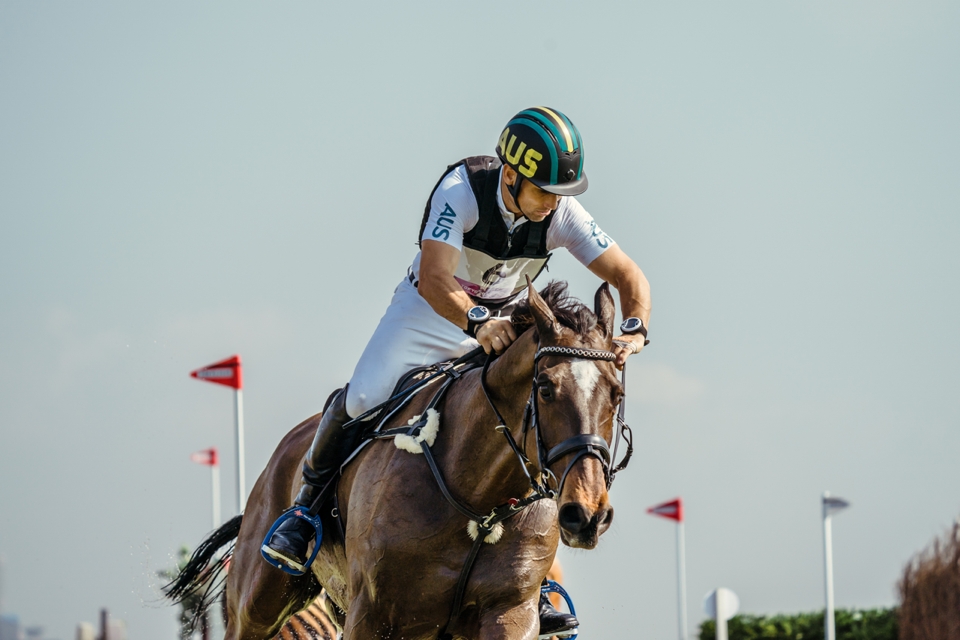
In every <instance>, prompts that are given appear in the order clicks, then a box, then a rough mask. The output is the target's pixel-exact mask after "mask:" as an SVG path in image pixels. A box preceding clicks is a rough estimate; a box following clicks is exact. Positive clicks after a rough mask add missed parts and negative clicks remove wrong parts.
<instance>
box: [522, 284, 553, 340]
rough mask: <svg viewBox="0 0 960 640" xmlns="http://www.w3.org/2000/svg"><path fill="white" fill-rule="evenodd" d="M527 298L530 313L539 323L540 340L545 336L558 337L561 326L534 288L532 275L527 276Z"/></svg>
mask: <svg viewBox="0 0 960 640" xmlns="http://www.w3.org/2000/svg"><path fill="white" fill-rule="evenodd" d="M527 298H528V300H529V301H530V313H532V314H533V320H534V321H535V322H536V323H537V332H538V333H539V334H540V340H541V341H543V340H544V338H548V339H549V338H556V337H558V336H559V335H560V327H559V326H557V317H556V316H555V315H553V311H551V310H550V307H549V306H547V303H546V301H544V299H543V298H541V297H540V294H539V293H537V290H536V289H534V288H533V282H532V281H531V280H530V276H527Z"/></svg>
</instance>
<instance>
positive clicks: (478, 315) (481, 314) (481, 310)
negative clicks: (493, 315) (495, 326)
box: [467, 306, 490, 322]
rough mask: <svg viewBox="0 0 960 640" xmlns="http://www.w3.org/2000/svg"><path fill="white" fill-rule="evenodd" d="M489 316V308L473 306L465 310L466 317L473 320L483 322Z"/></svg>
mask: <svg viewBox="0 0 960 640" xmlns="http://www.w3.org/2000/svg"><path fill="white" fill-rule="evenodd" d="M489 317H490V310H489V309H487V308H486V307H479V306H478V307H473V308H472V309H470V311H467V318H469V319H470V320H472V321H473V322H483V321H484V320H486V319H487V318H489Z"/></svg>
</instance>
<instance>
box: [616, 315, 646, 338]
mask: <svg viewBox="0 0 960 640" xmlns="http://www.w3.org/2000/svg"><path fill="white" fill-rule="evenodd" d="M620 331H621V332H623V333H624V334H625V335H628V336H629V335H633V334H634V333H639V334H640V335H642V336H643V337H644V338H646V337H647V328H646V327H645V326H643V320H641V319H640V318H624V320H623V323H621V324H620Z"/></svg>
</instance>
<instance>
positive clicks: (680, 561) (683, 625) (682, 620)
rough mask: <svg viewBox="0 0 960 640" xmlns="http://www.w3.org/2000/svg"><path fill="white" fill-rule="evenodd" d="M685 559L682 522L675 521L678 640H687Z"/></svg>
mask: <svg viewBox="0 0 960 640" xmlns="http://www.w3.org/2000/svg"><path fill="white" fill-rule="evenodd" d="M686 565H687V560H686V549H685V544H684V538H683V523H682V522H677V618H678V622H679V626H678V628H679V631H680V640H687V566H686Z"/></svg>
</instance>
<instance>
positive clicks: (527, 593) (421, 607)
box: [178, 281, 632, 640]
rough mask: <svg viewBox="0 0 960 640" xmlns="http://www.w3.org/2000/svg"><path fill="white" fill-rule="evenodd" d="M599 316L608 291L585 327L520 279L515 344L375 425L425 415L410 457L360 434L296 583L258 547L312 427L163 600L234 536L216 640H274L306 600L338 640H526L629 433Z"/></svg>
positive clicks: (607, 312)
mask: <svg viewBox="0 0 960 640" xmlns="http://www.w3.org/2000/svg"><path fill="white" fill-rule="evenodd" d="M614 314H615V305H614V301H613V297H612V295H611V294H610V291H609V287H608V285H607V284H604V285H602V286H601V287H600V288H599V289H598V290H597V293H596V295H595V299H594V310H593V311H592V312H591V311H590V310H589V309H588V308H587V307H586V306H585V305H583V304H582V303H580V302H579V301H578V300H575V299H573V298H572V297H570V296H569V295H568V294H567V292H566V283H564V282H551V283H550V284H549V285H548V286H547V287H546V288H545V289H544V291H543V292H541V293H538V292H537V291H536V290H535V289H534V288H533V285H532V284H531V283H529V281H528V286H527V299H526V300H525V301H524V302H522V303H520V304H519V305H518V306H517V308H516V309H515V310H514V311H513V314H512V321H513V323H514V326H515V328H516V331H517V335H518V338H517V340H516V341H515V342H514V343H512V344H511V345H510V346H509V347H508V348H507V349H505V350H504V352H503V353H502V354H501V355H499V357H496V358H495V359H494V358H492V357H491V358H488V360H487V361H486V363H485V365H484V366H483V368H482V369H480V368H474V369H471V370H467V371H465V372H461V373H454V374H451V375H450V376H449V380H447V381H446V382H443V383H436V382H434V383H432V384H431V385H428V386H427V388H429V389H435V388H437V387H440V388H444V389H445V390H446V395H442V394H439V393H436V394H434V395H433V396H432V398H431V397H430V394H428V393H423V392H422V393H419V394H418V395H415V396H413V397H412V398H408V400H407V402H406V404H403V405H401V407H400V409H399V410H395V411H392V412H390V413H389V414H388V415H387V418H386V421H385V423H381V424H380V425H379V426H378V427H377V429H378V430H380V431H379V433H386V434H388V435H389V434H391V433H394V434H395V433H397V432H398V431H399V430H400V429H397V427H398V426H399V425H402V426H403V428H406V429H410V427H406V425H408V424H409V425H419V426H423V424H424V421H423V420H420V418H421V416H423V415H424V414H426V415H427V416H428V418H429V419H427V420H426V422H427V424H428V425H429V424H430V422H431V419H432V420H433V427H434V431H433V432H432V433H431V434H429V435H428V434H427V433H426V430H424V431H422V432H421V431H415V430H411V431H410V432H411V433H413V435H416V436H417V438H416V439H414V442H416V443H419V445H420V447H421V454H422V455H416V454H415V453H411V450H401V448H400V447H399V446H394V443H391V442H390V441H388V440H385V439H380V437H378V436H377V433H374V434H373V435H372V436H371V438H370V440H369V441H368V442H366V443H365V444H366V445H367V446H365V447H363V448H362V449H360V450H359V452H358V453H356V454H355V455H354V456H353V457H352V460H349V461H348V463H347V464H345V465H344V467H343V468H342V470H341V473H342V475H341V477H340V481H339V484H338V486H337V488H336V491H335V492H334V504H335V507H334V508H333V509H331V510H329V511H327V510H325V513H324V531H325V534H324V536H323V538H322V542H321V543H320V549H319V550H318V554H317V557H316V560H315V561H314V562H313V564H312V567H311V572H310V573H307V574H305V575H301V576H292V575H289V574H287V573H284V572H281V571H278V570H277V569H276V568H274V567H272V566H270V565H268V564H267V563H266V562H264V561H263V559H261V557H260V546H261V542H262V541H263V539H264V536H265V534H266V533H267V531H268V530H269V529H270V527H271V524H272V523H273V522H274V521H275V520H276V519H277V518H278V517H279V516H280V515H281V514H283V513H284V511H285V510H286V509H287V507H288V506H289V505H290V504H291V503H292V501H293V497H294V495H295V494H296V491H297V489H298V487H299V482H300V467H301V464H302V463H303V459H304V455H305V454H306V451H307V448H308V447H309V445H310V441H311V439H312V437H313V433H314V431H315V430H316V427H317V424H318V422H319V419H320V414H318V415H317V416H313V417H312V418H309V419H307V420H306V421H304V422H303V423H301V424H300V425H298V426H297V427H295V428H294V429H293V430H291V431H290V432H289V433H288V434H287V435H286V436H285V437H284V438H283V440H282V441H281V442H280V444H279V445H278V447H277V449H276V451H275V452H274V454H273V456H272V457H271V458H270V461H269V463H268V464H267V466H266V468H265V469H264V471H263V473H262V474H261V475H260V477H259V479H258V480H257V482H256V484H255V485H254V487H253V490H252V492H251V494H250V497H249V499H248V502H247V510H246V512H245V513H244V514H243V516H242V517H237V518H234V520H232V521H231V522H229V523H227V524H226V525H224V526H223V527H221V529H220V530H218V531H216V532H214V534H212V535H211V536H210V538H208V542H209V543H207V542H205V543H204V544H203V545H201V547H200V548H198V552H197V553H195V556H194V558H193V559H192V560H191V564H190V565H188V567H187V568H185V569H184V572H183V573H182V574H181V576H180V577H179V578H178V581H179V583H180V586H181V587H186V586H187V585H188V584H189V580H190V574H191V572H192V573H196V572H198V571H199V570H200V568H201V567H202V566H204V565H205V564H206V562H208V561H209V560H210V559H211V558H212V557H213V555H214V554H215V553H216V551H217V549H218V548H219V547H220V546H223V545H224V544H226V543H227V542H228V541H229V540H230V539H232V537H231V536H236V543H235V547H234V549H233V551H232V560H231V563H232V566H231V568H230V572H229V575H228V577H227V579H226V603H227V618H228V622H227V629H226V636H225V637H226V640H265V639H267V638H271V637H273V636H274V635H275V634H276V633H277V632H278V630H279V629H280V628H281V627H282V625H283V623H284V621H285V620H286V619H287V618H288V617H289V616H291V615H292V614H294V613H295V612H297V611H299V610H301V609H303V608H305V607H306V606H308V605H309V604H310V603H311V602H312V601H313V600H314V599H315V598H316V597H317V595H318V594H319V592H320V589H321V587H320V585H323V588H324V590H325V592H326V593H327V596H328V597H329V599H330V601H331V603H332V604H333V605H334V607H333V609H334V611H335V613H336V618H337V623H338V625H339V626H340V627H341V628H342V630H343V635H342V637H343V638H344V640H353V639H367V638H398V639H399V638H405V639H416V638H424V639H426V638H438V637H440V638H448V639H449V638H477V639H480V640H498V639H503V640H530V639H531V638H536V637H537V634H538V613H537V602H538V596H539V593H540V585H541V581H542V580H543V578H544V576H545V575H546V573H547V571H548V569H550V567H551V564H552V563H553V561H554V556H555V553H556V551H557V547H558V544H559V542H560V541H562V542H563V543H564V544H566V545H568V546H570V547H574V548H582V549H592V548H594V547H596V545H597V543H598V541H599V538H600V536H601V535H602V534H603V533H604V532H605V531H606V530H607V529H608V528H609V527H610V525H611V523H612V521H613V507H612V506H611V505H610V500H609V495H608V489H609V487H610V483H611V482H612V480H613V476H614V474H615V473H616V472H617V471H619V470H620V469H622V468H623V467H624V466H626V461H627V460H629V455H630V452H631V451H632V444H631V443H630V442H629V440H628V444H631V447H630V449H628V451H627V454H626V456H625V457H624V460H623V462H622V463H621V464H620V465H618V466H616V467H614V466H613V465H614V463H615V458H616V448H614V452H613V454H611V452H610V448H609V445H608V443H610V442H613V441H614V436H615V434H616V435H617V442H618V443H619V434H620V433H623V432H624V430H625V429H626V430H627V432H626V433H624V435H627V433H628V428H627V427H626V425H625V424H624V423H623V422H622V407H621V415H620V417H618V416H617V415H616V408H617V407H618V405H620V403H621V400H622V398H623V387H622V385H621V383H620V380H618V377H617V372H616V367H615V365H614V364H613V360H614V359H615V356H614V355H613V353H612V352H611V351H610V349H611V346H612V341H613V336H614ZM430 411H433V412H434V413H433V414H432V415H431V414H430ZM378 417H379V416H378ZM418 420H420V421H419V422H417V421H418ZM437 427H439V430H436V428H437ZM408 437H410V436H408ZM398 440H399V439H398ZM505 440H506V444H505V442H504V441H505ZM397 444H398V443H397ZM508 445H509V446H508ZM407 449H409V447H407ZM412 451H416V449H415V448H414V449H412ZM425 459H426V460H427V463H429V464H427V463H425ZM542 498H547V499H542ZM484 514H489V515H487V516H484ZM481 547H482V548H481ZM202 549H206V551H204V552H203V553H200V552H201V550H202Z"/></svg>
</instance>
